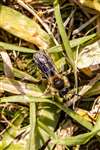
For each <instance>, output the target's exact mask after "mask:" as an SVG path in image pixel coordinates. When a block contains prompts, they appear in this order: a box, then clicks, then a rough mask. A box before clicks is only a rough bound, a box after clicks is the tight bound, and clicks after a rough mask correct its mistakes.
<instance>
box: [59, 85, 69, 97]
mask: <svg viewBox="0 0 100 150" xmlns="http://www.w3.org/2000/svg"><path fill="white" fill-rule="evenodd" d="M67 92H68V87H64V88H63V89H61V90H60V91H59V95H60V97H64V95H66V94H67Z"/></svg>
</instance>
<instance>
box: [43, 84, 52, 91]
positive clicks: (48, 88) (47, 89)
mask: <svg viewBox="0 0 100 150" xmlns="http://www.w3.org/2000/svg"><path fill="white" fill-rule="evenodd" d="M50 87H51V84H50V83H48V85H47V88H46V89H45V91H44V94H48V93H49V92H50Z"/></svg>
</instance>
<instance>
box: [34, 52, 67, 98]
mask: <svg viewBox="0 0 100 150" xmlns="http://www.w3.org/2000/svg"><path fill="white" fill-rule="evenodd" d="M33 58H34V61H35V63H36V65H37V66H38V68H39V69H40V70H41V72H42V73H43V74H44V75H45V76H46V78H47V79H48V80H49V81H50V82H51V85H52V87H53V88H55V89H56V90H57V91H58V93H59V95H60V96H61V97H63V96H64V95H65V94H67V92H68V87H67V86H66V85H65V82H64V79H63V78H62V77H61V76H60V74H58V72H57V71H56V68H55V66H54V64H53V61H52V60H51V58H50V57H49V56H48V55H47V54H46V53H45V52H44V51H39V52H37V53H35V54H34V57H33Z"/></svg>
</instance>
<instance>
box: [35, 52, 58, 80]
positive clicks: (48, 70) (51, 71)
mask: <svg viewBox="0 0 100 150" xmlns="http://www.w3.org/2000/svg"><path fill="white" fill-rule="evenodd" d="M34 61H35V63H36V65H37V66H38V68H39V69H40V70H41V71H42V72H43V73H44V74H45V75H46V76H47V77H51V76H54V75H55V73H56V69H55V66H54V64H53V62H52V60H51V58H50V57H49V56H48V55H47V54H46V53H45V52H44V51H39V52H37V53H35V54H34Z"/></svg>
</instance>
